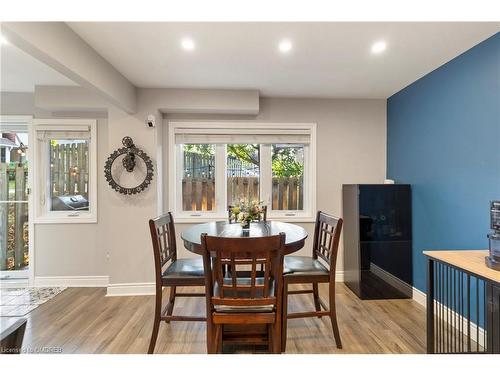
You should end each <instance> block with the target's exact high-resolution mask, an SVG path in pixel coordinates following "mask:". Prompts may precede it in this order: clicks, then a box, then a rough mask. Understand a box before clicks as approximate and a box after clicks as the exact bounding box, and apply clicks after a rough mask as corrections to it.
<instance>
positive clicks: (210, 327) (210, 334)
mask: <svg viewBox="0 0 500 375" xmlns="http://www.w3.org/2000/svg"><path fill="white" fill-rule="evenodd" d="M215 329H216V327H215V325H214V324H213V323H212V322H208V321H207V354H215V353H216V352H217V348H216V347H214V336H215Z"/></svg>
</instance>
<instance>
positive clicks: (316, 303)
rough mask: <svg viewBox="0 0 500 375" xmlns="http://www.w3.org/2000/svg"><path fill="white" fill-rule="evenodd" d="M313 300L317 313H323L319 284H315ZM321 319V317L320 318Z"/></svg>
mask: <svg viewBox="0 0 500 375" xmlns="http://www.w3.org/2000/svg"><path fill="white" fill-rule="evenodd" d="M312 285H313V298H314V307H315V308H316V311H321V304H320V303H319V291H318V283H313V284H312ZM318 318H320V319H321V315H319V316H318Z"/></svg>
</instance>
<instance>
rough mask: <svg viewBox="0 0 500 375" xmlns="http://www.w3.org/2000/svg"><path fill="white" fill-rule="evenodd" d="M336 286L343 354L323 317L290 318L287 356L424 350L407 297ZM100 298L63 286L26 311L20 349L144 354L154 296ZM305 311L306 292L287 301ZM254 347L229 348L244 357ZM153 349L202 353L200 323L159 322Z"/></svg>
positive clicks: (415, 308) (200, 306)
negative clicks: (369, 295)
mask: <svg viewBox="0 0 500 375" xmlns="http://www.w3.org/2000/svg"><path fill="white" fill-rule="evenodd" d="M337 285H338V287H337V309H338V320H339V327H340V334H341V337H342V343H343V349H337V348H336V347H335V341H334V339H333V335H332V329H331V325H330V320H329V319H328V318H327V317H323V318H321V319H318V318H307V319H292V320H289V325H288V341H287V353H339V354H340V353H424V352H425V310H424V308H423V307H422V306H420V305H419V304H417V303H416V302H415V301H412V300H378V301H361V300H359V299H358V298H357V297H356V296H355V295H354V294H353V293H352V292H351V291H350V290H349V289H348V288H347V287H345V286H344V284H342V283H338V284H337ZM181 289H182V288H181ZM195 289H196V288H190V290H195ZM179 291H182V290H179ZM198 291H201V289H200V288H198ZM166 292H167V291H166ZM320 293H321V295H322V296H323V298H324V299H325V300H327V299H326V296H327V290H326V288H324V287H323V288H322V289H320ZM105 294H106V289H105V288H68V289H67V290H65V291H64V292H62V293H61V294H59V295H57V296H56V297H54V298H53V299H52V300H50V301H48V302H47V303H45V304H43V305H41V306H40V307H38V308H37V309H35V310H33V311H32V312H30V313H29V314H27V315H26V317H27V318H28V326H27V329H26V333H25V340H24V344H23V348H25V349H28V350H30V349H31V350H33V349H38V350H39V349H40V348H42V347H56V348H61V349H62V353H146V352H147V348H148V344H149V338H150V335H151V329H152V324H153V319H152V317H153V308H154V296H131V297H106V296H105ZM204 306H205V301H204V299H203V298H189V299H186V298H178V299H177V300H176V307H175V312H184V313H193V314H197V315H199V314H200V313H201V314H203V313H204V310H205V308H204ZM312 307H313V303H312V297H311V296H310V295H294V296H290V300H289V308H290V311H299V310H304V309H310V308H312ZM226 349H227V348H226ZM255 349H257V348H229V349H228V351H229V352H238V353H247V352H252V351H253V350H255ZM155 352H156V353H206V344H205V323H203V322H172V323H171V324H165V323H163V322H162V323H161V325H160V333H159V337H158V341H157V344H156V350H155Z"/></svg>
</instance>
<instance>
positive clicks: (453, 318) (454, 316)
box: [413, 287, 486, 345]
mask: <svg viewBox="0 0 500 375" xmlns="http://www.w3.org/2000/svg"><path fill="white" fill-rule="evenodd" d="M413 300H414V301H415V302H417V303H418V304H420V305H422V306H424V307H425V308H426V309H427V294H425V293H424V292H422V291H421V290H419V289H417V288H415V287H413ZM434 308H435V309H437V308H441V303H439V302H436V304H435V306H434ZM448 316H449V320H450V325H451V326H452V327H453V328H455V329H456V330H458V331H460V332H462V333H463V334H464V335H467V331H466V330H465V329H466V327H461V326H459V325H458V322H459V321H460V319H461V318H462V315H461V314H459V313H457V312H455V311H453V310H451V309H449V308H448V307H446V306H444V305H443V317H444V319H443V320H444V322H447V321H448ZM464 320H465V317H464ZM455 322H457V324H455ZM478 328H479V343H480V344H481V345H482V343H484V342H486V341H485V335H486V332H485V331H484V329H483V328H481V327H478V326H477V325H476V324H474V323H472V322H471V323H470V336H471V340H472V341H474V342H477V341H476V338H477V336H478V332H477V330H478Z"/></svg>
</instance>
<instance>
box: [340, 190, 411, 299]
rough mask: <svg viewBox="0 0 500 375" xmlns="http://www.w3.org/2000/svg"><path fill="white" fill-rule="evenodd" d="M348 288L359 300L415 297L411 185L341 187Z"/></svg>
mask: <svg viewBox="0 0 500 375" xmlns="http://www.w3.org/2000/svg"><path fill="white" fill-rule="evenodd" d="M342 203H343V218H344V228H343V236H344V283H345V284H346V285H347V286H348V287H349V288H350V289H351V290H352V291H353V292H354V293H355V294H356V295H357V296H358V297H359V298H361V299H394V298H412V282H413V268H412V230H411V228H412V226H411V186H410V185H401V184H394V185H392V184H384V185H382V184H380V185H364V184H363V185H343V186H342Z"/></svg>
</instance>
